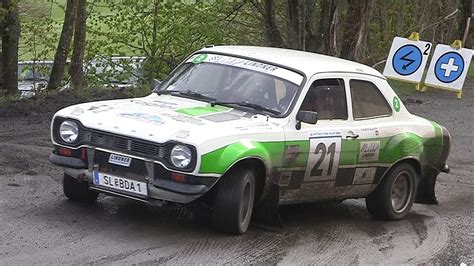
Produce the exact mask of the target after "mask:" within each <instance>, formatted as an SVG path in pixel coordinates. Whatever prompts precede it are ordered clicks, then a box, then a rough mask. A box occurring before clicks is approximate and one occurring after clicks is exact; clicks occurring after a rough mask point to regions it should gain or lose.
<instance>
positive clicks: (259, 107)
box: [210, 101, 280, 115]
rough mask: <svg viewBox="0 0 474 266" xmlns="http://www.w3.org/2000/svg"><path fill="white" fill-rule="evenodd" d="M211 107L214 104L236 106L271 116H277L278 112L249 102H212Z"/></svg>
mask: <svg viewBox="0 0 474 266" xmlns="http://www.w3.org/2000/svg"><path fill="white" fill-rule="evenodd" d="M210 104H211V106H214V105H216V104H218V105H227V104H229V105H238V106H244V107H249V108H252V109H254V110H257V111H263V112H267V113H271V114H274V115H279V114H280V112H279V111H277V110H273V109H270V108H268V107H265V106H261V105H258V104H255V103H249V102H225V101H212V102H210Z"/></svg>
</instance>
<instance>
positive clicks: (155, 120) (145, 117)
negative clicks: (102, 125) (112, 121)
mask: <svg viewBox="0 0 474 266" xmlns="http://www.w3.org/2000/svg"><path fill="white" fill-rule="evenodd" d="M118 116H120V117H125V118H130V119H133V120H137V121H142V122H147V123H152V124H155V125H162V124H164V123H165V121H164V120H163V119H162V118H161V117H159V116H157V115H150V114H144V113H121V114H118Z"/></svg>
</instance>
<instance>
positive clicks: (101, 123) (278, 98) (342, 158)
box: [50, 46, 450, 234]
mask: <svg viewBox="0 0 474 266" xmlns="http://www.w3.org/2000/svg"><path fill="white" fill-rule="evenodd" d="M51 137H52V140H53V144H54V147H55V150H54V152H53V153H52V154H51V156H50V161H51V162H52V163H54V164H56V165H59V166H62V167H64V169H65V174H64V193H65V195H66V197H68V198H69V199H71V200H76V201H82V202H93V201H95V200H96V198H97V196H98V193H106V194H109V195H116V196H121V197H126V198H130V199H134V200H138V201H142V202H146V203H151V204H154V205H158V206H160V205H162V204H163V203H167V202H174V203H181V204H190V203H196V202H199V203H206V204H207V206H209V209H210V210H211V211H212V220H213V223H214V225H215V226H216V227H217V228H218V229H220V230H222V231H225V232H230V233H236V234H241V233H244V232H245V231H246V230H247V228H248V226H249V223H250V219H251V216H252V213H254V214H256V215H258V216H262V217H271V216H272V215H271V213H277V212H278V206H279V205H283V204H293V203H302V202H315V201H330V200H336V201H340V200H344V199H351V198H366V203H367V208H368V211H369V212H370V214H372V215H373V216H374V217H375V218H380V219H387V220H398V219H402V218H403V217H405V216H406V215H407V213H408V212H409V210H410V209H411V207H412V204H413V203H414V202H415V201H416V202H419V203H436V197H435V195H434V186H435V182H436V177H437V175H438V174H439V173H440V172H441V171H444V172H448V171H449V168H448V166H447V165H446V163H445V162H446V159H447V157H448V154H449V149H450V136H449V133H448V131H447V130H446V129H445V128H444V127H442V126H440V125H439V124H437V123H435V122H433V121H429V120H427V119H424V118H420V117H418V116H415V115H412V114H410V113H409V112H408V111H407V109H406V108H405V106H404V105H403V103H402V102H401V101H400V99H399V98H398V96H397V95H396V94H395V92H394V91H393V90H392V89H391V88H390V86H389V84H388V83H387V81H386V80H385V78H384V77H383V76H382V75H381V74H380V73H379V72H377V71H376V70H374V69H373V68H370V67H367V66H364V65H361V64H358V63H354V62H350V61H346V60H342V59H338V58H334V57H329V56H324V55H318V54H313V53H307V52H301V51H294V50H285V49H276V48H265V47H241V46H222V47H208V48H204V49H201V50H199V51H197V52H195V53H194V54H192V55H191V56H190V57H189V58H188V59H186V60H185V62H183V63H182V64H181V65H180V66H178V67H177V68H176V69H175V70H174V71H173V72H172V73H171V74H170V75H169V76H168V78H167V79H165V80H164V81H163V82H162V83H161V84H160V85H159V87H157V88H156V89H155V91H154V92H153V93H152V94H150V95H149V96H146V97H143V98H135V99H125V100H112V101H102V102H91V103H84V104H79V105H74V106H70V107H67V108H64V109H62V110H60V111H59V112H57V113H56V114H55V116H54V118H53V120H52V126H51ZM262 213H270V214H269V215H260V214H262Z"/></svg>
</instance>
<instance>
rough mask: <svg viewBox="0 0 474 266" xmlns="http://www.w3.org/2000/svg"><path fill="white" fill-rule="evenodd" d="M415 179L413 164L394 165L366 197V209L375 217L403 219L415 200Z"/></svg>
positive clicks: (416, 177)
mask: <svg viewBox="0 0 474 266" xmlns="http://www.w3.org/2000/svg"><path fill="white" fill-rule="evenodd" d="M417 180H418V174H417V173H416V171H415V169H414V168H413V166H411V165H410V164H408V163H402V164H400V165H398V166H396V167H395V168H393V169H392V170H390V172H389V173H388V174H387V176H386V177H385V178H384V179H383V180H382V182H381V183H380V184H379V185H378V187H377V189H376V190H375V191H374V192H372V194H370V195H369V196H368V197H367V199H366V205H367V210H368V211H369V213H370V214H371V215H372V216H374V217H375V218H377V219H383V220H401V219H403V218H404V217H405V216H406V215H407V214H408V212H410V210H411V207H412V205H413V202H414V200H415V193H416V185H417V183H416V182H417Z"/></svg>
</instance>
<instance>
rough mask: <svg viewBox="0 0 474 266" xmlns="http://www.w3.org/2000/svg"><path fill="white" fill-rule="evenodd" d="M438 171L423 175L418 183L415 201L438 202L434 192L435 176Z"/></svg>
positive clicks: (423, 202)
mask: <svg viewBox="0 0 474 266" xmlns="http://www.w3.org/2000/svg"><path fill="white" fill-rule="evenodd" d="M437 176H438V173H431V174H430V175H427V176H425V177H424V178H423V179H422V180H421V181H420V183H419V184H418V191H417V193H416V199H415V203H421V204H438V200H437V199H436V194H435V186H436V178H437Z"/></svg>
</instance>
